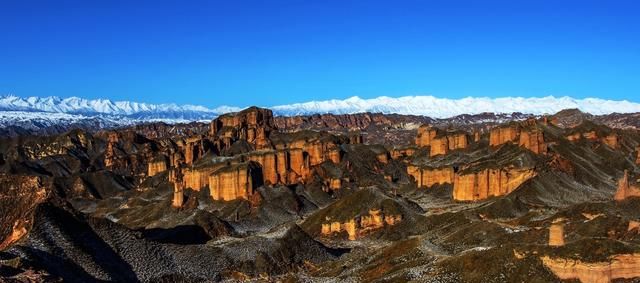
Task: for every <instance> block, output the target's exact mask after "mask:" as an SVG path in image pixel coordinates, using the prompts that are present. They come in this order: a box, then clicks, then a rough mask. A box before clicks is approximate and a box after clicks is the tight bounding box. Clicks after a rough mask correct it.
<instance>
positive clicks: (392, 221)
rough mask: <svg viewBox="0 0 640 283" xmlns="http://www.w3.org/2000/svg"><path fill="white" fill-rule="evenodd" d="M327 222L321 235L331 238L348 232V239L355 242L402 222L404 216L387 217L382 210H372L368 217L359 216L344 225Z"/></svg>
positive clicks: (321, 230)
mask: <svg viewBox="0 0 640 283" xmlns="http://www.w3.org/2000/svg"><path fill="white" fill-rule="evenodd" d="M327 220H328V222H326V223H323V224H322V226H321V228H320V235H322V236H323V237H329V236H335V235H336V234H340V233H342V232H346V233H347V237H348V239H349V240H350V241H354V240H356V239H358V238H361V237H363V236H364V235H366V234H367V233H369V232H371V231H375V230H378V229H381V228H383V227H384V226H393V225H396V224H398V223H399V222H401V221H402V215H400V214H396V215H392V214H389V215H385V214H384V213H383V212H382V211H381V210H380V209H371V210H369V214H367V215H362V216H357V217H355V218H353V219H349V220H347V221H345V222H342V223H341V222H339V221H330V219H327Z"/></svg>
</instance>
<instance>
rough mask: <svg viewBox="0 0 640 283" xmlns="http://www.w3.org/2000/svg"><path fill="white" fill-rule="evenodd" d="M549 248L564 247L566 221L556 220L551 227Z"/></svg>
mask: <svg viewBox="0 0 640 283" xmlns="http://www.w3.org/2000/svg"><path fill="white" fill-rule="evenodd" d="M549 246H554V247H559V246H564V219H562V218H558V219H555V220H554V221H553V223H551V226H549Z"/></svg>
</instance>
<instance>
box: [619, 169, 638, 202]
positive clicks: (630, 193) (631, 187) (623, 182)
mask: <svg viewBox="0 0 640 283" xmlns="http://www.w3.org/2000/svg"><path fill="white" fill-rule="evenodd" d="M630 197H640V188H639V187H638V185H637V184H636V183H635V182H632V181H630V180H629V172H628V171H627V170H625V171H624V175H623V176H622V178H621V179H620V180H619V181H618V190H616V194H615V195H614V197H613V198H614V199H615V200H618V201H620V200H625V199H627V198H630Z"/></svg>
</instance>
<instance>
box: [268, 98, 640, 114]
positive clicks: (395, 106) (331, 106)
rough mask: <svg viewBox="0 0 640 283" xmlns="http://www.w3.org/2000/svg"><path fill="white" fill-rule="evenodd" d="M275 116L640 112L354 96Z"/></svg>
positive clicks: (628, 106) (596, 105) (591, 105)
mask: <svg viewBox="0 0 640 283" xmlns="http://www.w3.org/2000/svg"><path fill="white" fill-rule="evenodd" d="M270 108H271V109H272V110H273V111H274V112H275V114H276V115H283V116H295V115H310V114H316V113H318V114H324V113H331V114H353V113H361V112H381V113H385V114H391V113H394V114H405V115H421V116H429V117H432V118H449V117H453V116H458V115H462V114H480V113H487V112H489V113H496V114H500V113H502V114H505V113H514V112H520V113H526V114H534V115H542V114H554V113H557V112H559V111H560V110H563V109H571V108H577V109H579V110H580V111H583V112H587V113H591V114H594V115H603V114H610V113H614V112H615V113H635V112H640V103H635V102H629V101H626V100H622V101H614V100H605V99H599V98H585V99H575V98H571V97H567V96H565V97H559V98H556V97H553V96H547V97H531V98H523V97H504V98H486V97H467V98H462V99H447V98H436V97H433V96H404V97H398V98H392V97H386V96H382V97H378V98H372V99H362V98H360V97H357V96H354V97H351V98H348V99H345V100H336V99H333V100H325V101H311V102H305V103H295V104H289V105H280V106H274V107H270Z"/></svg>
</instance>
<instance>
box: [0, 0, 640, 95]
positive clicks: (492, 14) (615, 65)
mask: <svg viewBox="0 0 640 283" xmlns="http://www.w3.org/2000/svg"><path fill="white" fill-rule="evenodd" d="M186 2H189V3H186ZM638 15H640V2H639V1H615V0H612V1H588V0H581V1H571V0H554V1H540V0H535V1H513V0H510V1H491V0H488V1H455V0H452V1H303V0H298V1H242V0H239V1H162V0H157V1H115V0H113V1H107V0H96V1H29V0H21V1H11V0H0V41H1V43H0V93H4V94H7V93H12V94H16V95H19V96H49V95H55V96H60V97H68V96H80V97H84V98H109V99H113V100H134V101H142V102H152V103H165V102H176V103H179V104H184V103H191V104H201V105H206V106H217V105H224V104H226V105H237V106H246V105H253V104H255V105H263V106H270V105H278V104H287V103H292V102H303V101H308V100H324V99H332V98H338V99H342V98H347V97H350V96H355V95H357V96H360V97H363V98H371V97H377V96H381V95H386V96H394V97H395V96H404V95H422V94H430V95H434V96H438V97H449V98H460V97H466V96H488V97H501V96H546V95H555V96H564V95H568V96H573V97H577V98H582V97H600V98H606V99H616V100H620V99H626V100H631V101H636V102H639V101H640V86H639V82H640V16H638Z"/></svg>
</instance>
